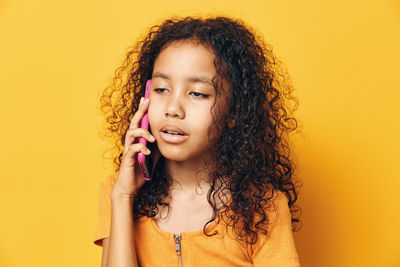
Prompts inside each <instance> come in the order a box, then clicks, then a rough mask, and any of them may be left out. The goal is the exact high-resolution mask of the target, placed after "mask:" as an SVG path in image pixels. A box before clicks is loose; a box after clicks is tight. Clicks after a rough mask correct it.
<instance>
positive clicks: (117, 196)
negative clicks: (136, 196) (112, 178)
mask: <svg viewBox="0 0 400 267" xmlns="http://www.w3.org/2000/svg"><path fill="white" fill-rule="evenodd" d="M132 200H133V195H129V194H125V193H122V192H120V191H118V189H116V188H115V187H114V188H113V189H112V190H111V201H129V202H132Z"/></svg>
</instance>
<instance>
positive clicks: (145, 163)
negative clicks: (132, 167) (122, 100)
mask: <svg viewBox="0 0 400 267" xmlns="http://www.w3.org/2000/svg"><path fill="white" fill-rule="evenodd" d="M150 86H151V80H147V82H146V87H145V93H144V98H145V99H147V98H149V96H150ZM140 128H144V129H146V130H148V129H149V118H148V115H147V112H146V113H145V114H144V115H143V118H142V120H141V123H140ZM139 143H142V144H144V145H146V146H147V147H148V148H149V149H150V150H152V149H151V148H152V144H149V145H147V140H146V139H144V138H143V137H140V138H139ZM152 152H153V151H152ZM138 162H139V167H140V170H141V171H142V174H143V177H144V180H146V181H150V180H151V178H152V176H153V157H152V153H150V155H148V156H146V155H145V154H143V153H141V152H139V153H138Z"/></svg>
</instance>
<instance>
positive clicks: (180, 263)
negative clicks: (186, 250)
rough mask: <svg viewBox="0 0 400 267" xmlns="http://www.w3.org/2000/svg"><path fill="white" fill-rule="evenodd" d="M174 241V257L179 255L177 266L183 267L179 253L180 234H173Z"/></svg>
mask: <svg viewBox="0 0 400 267" xmlns="http://www.w3.org/2000/svg"><path fill="white" fill-rule="evenodd" d="M174 239H175V252H176V255H179V266H180V267H183V263H182V253H181V240H182V236H181V234H178V235H177V234H174Z"/></svg>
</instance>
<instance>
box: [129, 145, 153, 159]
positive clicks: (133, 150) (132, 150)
mask: <svg viewBox="0 0 400 267" xmlns="http://www.w3.org/2000/svg"><path fill="white" fill-rule="evenodd" d="M139 152H142V153H143V154H145V155H150V153H151V151H150V149H148V148H147V147H146V145H145V144H142V143H134V144H131V145H129V146H126V150H125V151H124V155H125V157H126V158H128V159H131V158H133V157H134V156H135V155H136V154H137V153H139Z"/></svg>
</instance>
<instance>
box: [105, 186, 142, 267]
mask: <svg viewBox="0 0 400 267" xmlns="http://www.w3.org/2000/svg"><path fill="white" fill-rule="evenodd" d="M111 210H112V213H111V229H110V238H109V247H108V256H107V264H106V266H107V267H137V266H138V263H137V259H136V250H135V241H134V232H133V214H132V199H129V198H127V197H123V196H120V195H118V194H116V193H115V192H112V193H111Z"/></svg>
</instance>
